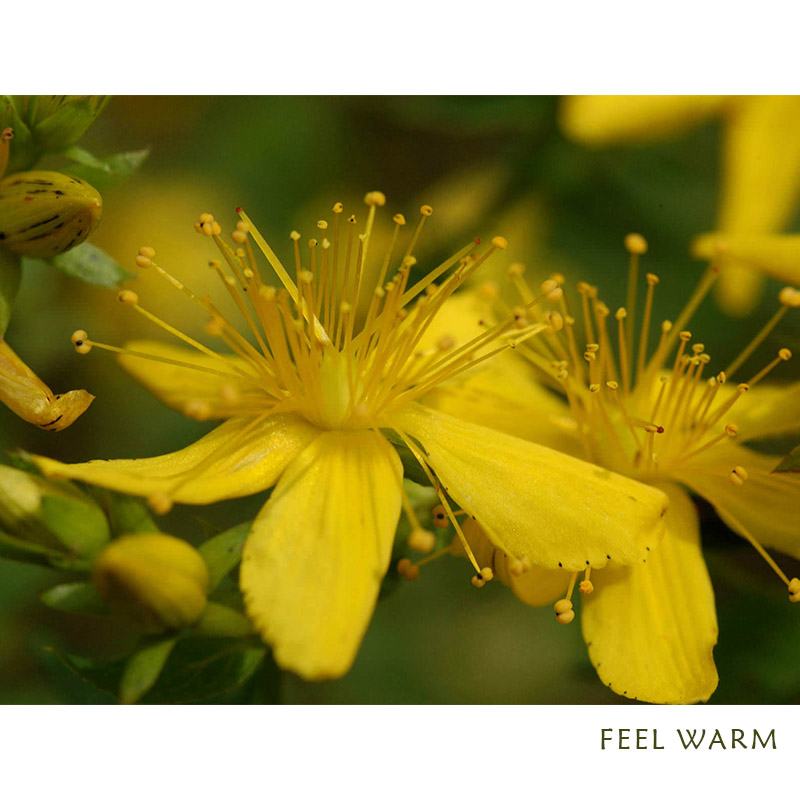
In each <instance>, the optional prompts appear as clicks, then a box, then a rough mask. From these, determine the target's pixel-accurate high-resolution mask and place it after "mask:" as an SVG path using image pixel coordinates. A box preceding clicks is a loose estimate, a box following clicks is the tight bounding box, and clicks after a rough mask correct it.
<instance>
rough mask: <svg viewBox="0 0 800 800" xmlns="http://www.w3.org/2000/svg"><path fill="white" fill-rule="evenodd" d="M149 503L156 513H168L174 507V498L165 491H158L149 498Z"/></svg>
mask: <svg viewBox="0 0 800 800" xmlns="http://www.w3.org/2000/svg"><path fill="white" fill-rule="evenodd" d="M147 505H149V506H150V508H152V509H153V511H155V512H156V514H166V513H167V512H168V511H169V510H170V509H171V508H172V500H171V498H170V497H169V496H168V495H167V494H165V493H164V492H156V493H155V494H152V495H150V497H148V498H147Z"/></svg>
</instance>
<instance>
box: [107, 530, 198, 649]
mask: <svg viewBox="0 0 800 800" xmlns="http://www.w3.org/2000/svg"><path fill="white" fill-rule="evenodd" d="M92 579H93V581H94V584H95V586H96V587H97V590H98V591H99V592H100V594H101V595H102V596H103V598H104V599H105V601H106V602H107V603H108V605H109V607H110V608H111V609H112V611H114V612H115V613H116V614H118V615H120V616H122V617H125V618H126V619H127V620H128V621H130V622H132V623H133V624H134V625H135V626H136V627H138V628H140V629H141V630H143V631H145V632H147V633H160V632H162V631H164V630H166V629H168V628H185V627H187V626H190V625H193V624H194V623H195V622H197V621H198V620H199V619H200V617H201V616H202V614H203V611H204V610H205V607H206V593H207V591H208V582H209V575H208V567H207V566H206V563H205V561H203V558H202V556H201V555H200V553H198V552H197V550H195V549H194V547H192V546H191V545H190V544H188V543H187V542H185V541H183V539H178V538H176V537H175V536H167V535H166V534H163V533H136V534H131V535H128V536H122V537H121V538H119V539H116V540H115V541H113V542H112V543H111V544H110V545H109V546H108V547H107V548H106V549H105V550H104V551H103V552H102V553H101V555H100V557H99V558H98V559H97V561H96V562H95V564H94V569H93V571H92Z"/></svg>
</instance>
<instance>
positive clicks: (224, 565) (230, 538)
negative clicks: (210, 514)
mask: <svg viewBox="0 0 800 800" xmlns="http://www.w3.org/2000/svg"><path fill="white" fill-rule="evenodd" d="M252 524H253V523H252V521H251V522H242V523H241V524H239V525H236V526H234V527H233V528H229V529H228V530H227V531H224V532H223V533H220V534H218V535H217V536H214V537H213V538H212V539H209V540H208V541H207V542H204V543H203V544H201V545H200V547H199V548H198V550H199V551H200V555H201V556H203V559H204V560H205V562H206V566H208V572H209V576H210V579H211V580H210V583H209V586H208V591H209V594H210V593H211V592H213V591H214V589H216V588H217V586H219V584H220V581H222V579H223V578H224V577H225V576H226V575H227V574H228V573H229V572H230V571H231V570H232V569H233V568H234V567H235V566H236V565H237V564H238V563H239V562H240V561H241V560H242V548H243V547H244V542H245V539H246V538H247V534H248V533H249V532H250V527H251V526H252Z"/></svg>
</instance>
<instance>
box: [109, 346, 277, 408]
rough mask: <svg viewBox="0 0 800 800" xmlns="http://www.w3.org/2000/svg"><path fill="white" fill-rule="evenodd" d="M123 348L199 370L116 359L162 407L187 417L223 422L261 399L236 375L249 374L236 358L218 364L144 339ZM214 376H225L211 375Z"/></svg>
mask: <svg viewBox="0 0 800 800" xmlns="http://www.w3.org/2000/svg"><path fill="white" fill-rule="evenodd" d="M125 346H126V348H127V349H129V350H134V351H137V352H139V353H147V354H148V355H152V356H157V357H158V358H166V359H170V360H172V361H180V362H182V363H185V364H191V365H192V366H195V367H201V368H202V370H198V369H191V368H186V367H181V366H178V365H177V364H166V363H163V362H159V361H153V360H151V359H148V358H138V357H137V356H130V355H121V356H119V358H118V360H119V363H120V365H121V366H122V367H124V368H125V369H126V370H127V371H128V372H129V373H130V374H131V375H132V376H133V377H134V378H136V380H137V381H139V383H141V384H142V385H144V386H145V387H147V388H148V389H149V390H150V391H151V392H152V393H153V394H154V395H155V396H156V397H157V398H158V399H159V400H161V402H162V403H164V404H165V405H168V406H169V407H170V408H174V409H176V410H177V411H181V412H183V413H185V414H187V415H188V416H190V417H195V418H201V419H227V418H228V417H232V416H233V415H234V414H236V413H238V412H239V411H241V410H244V409H252V408H253V406H254V405H255V404H256V403H263V401H264V399H265V395H264V393H263V392H262V391H259V390H258V388H257V384H255V383H254V382H253V381H248V380H246V379H244V378H243V376H242V375H241V373H240V372H237V371H236V370H237V369H239V370H241V371H243V372H245V373H246V374H248V375H249V374H252V370H251V369H250V368H249V367H248V365H247V362H245V360H244V359H242V358H239V357H238V356H225V357H224V360H220V359H218V358H213V357H212V356H207V355H205V354H204V353H201V352H199V351H197V350H191V349H189V348H188V347H179V346H175V345H171V344H164V343H163V342H157V341H148V340H144V339H142V340H136V341H132V342H127V343H126V345H125ZM204 370H213V371H214V372H213V373H212V372H208V371H204ZM218 372H225V373H228V374H227V375H219V374H214V373H218Z"/></svg>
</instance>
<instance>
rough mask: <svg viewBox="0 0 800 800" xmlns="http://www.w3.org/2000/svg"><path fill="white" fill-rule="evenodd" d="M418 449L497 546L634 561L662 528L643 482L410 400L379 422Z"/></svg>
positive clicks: (517, 552) (548, 564)
mask: <svg viewBox="0 0 800 800" xmlns="http://www.w3.org/2000/svg"><path fill="white" fill-rule="evenodd" d="M387 425H388V426H389V427H394V428H396V429H397V430H399V431H402V432H403V433H404V434H410V435H411V436H412V437H413V438H414V439H416V440H417V441H418V442H419V443H420V444H421V445H422V447H423V449H424V451H425V458H426V460H427V461H428V462H429V463H430V465H431V466H432V467H433V469H434V471H435V472H436V474H437V476H438V478H439V480H441V481H442V486H443V488H444V489H445V490H446V491H447V492H448V493H449V494H450V495H451V496H452V497H453V499H454V500H455V501H456V502H457V503H459V504H460V505H461V507H462V508H464V509H465V510H466V511H468V512H469V513H470V514H471V515H473V516H475V517H476V518H477V519H478V521H479V522H480V523H481V525H482V526H483V528H484V529H485V530H486V533H487V535H488V536H489V538H490V539H491V540H492V541H493V542H494V543H495V544H496V545H497V546H498V547H501V548H502V549H503V550H505V552H506V553H508V554H510V555H512V556H514V557H517V558H521V557H523V556H528V557H529V558H530V560H531V561H532V562H533V563H534V564H537V565H539V566H541V567H545V568H548V569H557V568H559V567H563V568H564V569H566V570H579V569H584V568H585V567H586V565H587V564H591V566H593V567H603V566H605V565H606V564H607V563H608V561H609V559H610V560H611V561H612V562H613V563H615V564H630V563H636V562H638V561H639V560H640V559H641V558H642V556H643V555H644V554H645V552H646V550H645V548H646V547H652V546H655V544H656V543H657V542H658V539H659V537H660V535H661V533H662V532H663V524H662V523H663V520H662V519H661V518H662V516H663V515H664V514H665V513H666V511H667V498H666V496H665V495H664V494H663V493H662V492H660V491H658V490H656V489H653V488H651V487H650V486H646V485H645V484H642V483H639V482H637V481H633V480H630V479H629V478H625V477H623V476H621V475H617V474H615V473H613V472H609V471H608V470H605V469H602V468H600V467H597V466H595V465H593V464H589V463H588V462H586V461H580V460H578V459H576V458H572V457H571V456H568V455H564V454H563V453H559V452H557V451H555V450H550V449H549V448H546V447H542V446H540V445H537V444H533V443H531V442H526V441H523V440H522V439H517V438H515V437H513V436H508V435H506V434H504V433H499V432H497V431H493V430H490V429H487V428H483V427H481V426H478V425H473V424H472V423H469V422H463V421H461V420H458V419H456V418H455V417H451V416H449V415H448V414H442V413H440V412H438V411H434V410H432V409H428V408H425V407H423V406H420V405H417V404H411V405H409V406H407V407H406V408H404V409H403V410H402V411H400V412H399V413H397V414H395V415H394V416H392V417H391V419H390V420H388V421H387Z"/></svg>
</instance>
